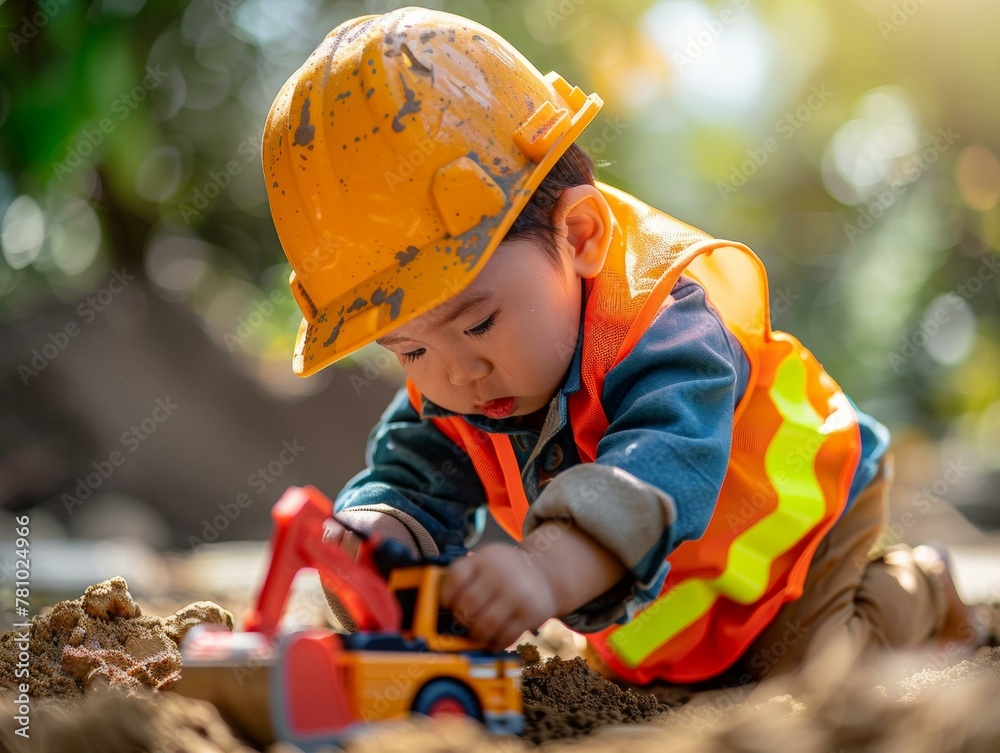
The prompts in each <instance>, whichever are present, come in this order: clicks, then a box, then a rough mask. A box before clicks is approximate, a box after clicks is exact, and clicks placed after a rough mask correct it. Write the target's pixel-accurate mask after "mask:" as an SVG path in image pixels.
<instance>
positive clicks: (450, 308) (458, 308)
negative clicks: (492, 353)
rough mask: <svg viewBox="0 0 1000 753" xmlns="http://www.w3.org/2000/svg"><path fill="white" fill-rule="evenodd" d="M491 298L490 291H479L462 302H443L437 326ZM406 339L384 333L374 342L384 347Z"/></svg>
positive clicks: (447, 322)
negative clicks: (443, 306)
mask: <svg viewBox="0 0 1000 753" xmlns="http://www.w3.org/2000/svg"><path fill="white" fill-rule="evenodd" d="M492 298H493V294H492V293H480V294H478V295H475V296H473V297H472V298H470V299H469V300H467V301H464V302H462V303H458V304H455V303H452V304H450V305H449V304H444V305H445V306H447V308H445V309H443V311H444V313H443V314H442V316H441V321H440V322H439V326H440V325H445V324H451V323H452V322H453V321H455V320H456V319H458V317H460V316H462V315H463V314H464V313H466V312H467V311H469V310H470V309H473V308H475V307H476V306H478V305H479V304H481V303H484V302H485V301H488V300H490V299H492ZM408 339H409V338H407V337H402V336H400V335H386V336H385V337H380V338H378V339H377V340H376V341H375V342H377V343H378V344H379V345H381V346H382V347H386V346H388V345H395V344H396V343H398V342H403V341H404V340H408Z"/></svg>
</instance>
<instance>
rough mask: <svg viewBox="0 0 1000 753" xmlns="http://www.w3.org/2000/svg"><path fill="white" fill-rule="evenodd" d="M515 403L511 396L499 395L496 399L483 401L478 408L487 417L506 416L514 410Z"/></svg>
mask: <svg viewBox="0 0 1000 753" xmlns="http://www.w3.org/2000/svg"><path fill="white" fill-rule="evenodd" d="M516 403H517V401H516V400H515V399H514V398H512V397H501V398H497V399H496V400H490V401H489V402H488V403H483V404H482V405H481V406H480V408H479V409H480V410H481V411H482V412H483V415H484V416H487V417H488V418H507V416H509V415H510V414H511V413H513V412H514V408H515V407H516Z"/></svg>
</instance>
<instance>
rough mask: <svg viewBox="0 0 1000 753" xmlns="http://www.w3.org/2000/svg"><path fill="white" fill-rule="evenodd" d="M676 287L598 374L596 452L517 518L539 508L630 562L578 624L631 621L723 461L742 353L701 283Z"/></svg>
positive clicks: (743, 368) (699, 526)
mask: <svg viewBox="0 0 1000 753" xmlns="http://www.w3.org/2000/svg"><path fill="white" fill-rule="evenodd" d="M672 297H673V299H674V300H673V302H672V303H671V305H670V306H669V307H668V308H666V309H665V310H664V311H663V312H661V313H660V315H659V316H658V317H657V318H656V319H655V320H654V322H653V323H652V324H651V325H650V328H649V329H648V330H647V332H646V333H645V334H644V335H643V337H642V338H641V339H640V340H639V342H638V343H637V344H636V346H635V348H633V350H632V352H631V353H629V355H628V356H626V358H624V359H623V360H622V361H621V362H620V363H619V364H618V365H617V366H615V368H614V369H612V370H611V371H610V372H609V373H608V375H607V377H606V379H605V384H604V393H603V404H604V409H605V413H606V415H607V417H608V430H607V432H606V433H605V435H604V437H603V438H602V439H601V441H600V442H599V444H598V446H597V457H596V459H595V462H594V463H589V464H582V465H577V466H574V467H572V468H570V469H568V470H566V471H564V472H563V473H561V474H560V475H559V476H557V477H556V478H554V479H553V480H552V481H551V482H550V483H549V484H548V486H547V487H546V488H545V490H544V491H543V492H542V494H541V495H539V497H538V499H537V500H536V501H535V503H534V504H533V505H532V506H531V508H530V510H529V513H528V518H527V519H526V521H525V528H524V532H525V534H527V533H529V532H530V531H531V530H533V529H534V528H535V527H537V526H538V525H540V524H541V523H542V522H544V521H545V520H547V519H565V520H571V521H572V522H573V523H574V524H575V525H576V526H578V527H579V528H580V529H582V530H583V531H585V532H586V533H588V534H589V535H590V536H592V537H593V538H594V539H595V540H597V541H598V542H599V543H601V544H602V545H603V546H604V547H605V548H606V549H608V551H610V552H611V553H613V554H615V555H616V556H617V557H618V558H619V559H620V560H621V562H622V563H623V564H624V565H625V566H626V567H627V568H628V573H627V574H626V576H625V578H624V579H623V580H622V581H621V582H620V583H619V584H618V585H617V586H616V587H614V588H612V589H611V590H610V591H608V592H607V593H606V594H604V595H602V596H601V597H598V598H597V599H595V600H594V601H592V602H590V603H589V604H587V605H584V606H583V607H581V608H580V609H579V610H577V611H576V612H574V613H573V614H572V615H566V616H564V617H563V620H564V622H566V623H567V624H568V625H570V627H572V628H574V629H576V630H580V631H583V632H592V631H596V630H600V629H603V628H605V627H607V626H608V625H610V624H612V623H624V622H627V621H628V620H630V619H631V618H632V616H633V615H634V614H635V612H636V611H637V610H638V609H639V608H641V607H643V606H645V605H646V604H648V603H649V602H650V601H652V600H653V599H655V598H656V596H657V595H658V594H659V592H660V589H661V588H662V585H663V581H664V579H665V578H666V575H667V570H668V568H669V564H668V563H667V562H665V558H666V557H667V555H669V554H670V553H671V552H672V551H673V550H674V549H676V548H677V546H678V545H680V544H681V543H682V542H684V541H688V540H692V539H697V538H699V537H700V536H701V535H702V534H703V533H704V532H705V529H706V528H707V526H708V521H709V519H710V518H711V516H712V513H713V511H714V510H715V503H716V500H717V498H718V494H719V489H720V488H721V486H722V481H723V478H724V477H725V474H726V469H727V466H728V463H729V450H730V445H731V442H732V432H733V413H734V409H735V405H736V403H737V401H738V400H739V398H740V397H741V396H742V393H743V390H744V389H745V386H746V381H747V376H748V374H749V363H748V361H747V359H746V356H745V355H744V354H743V351H742V349H741V348H740V345H739V343H738V342H737V341H736V339H735V338H734V337H733V335H732V334H731V333H729V332H728V331H727V330H726V329H725V327H724V326H723V325H722V322H721V320H720V319H719V317H718V314H717V312H715V310H714V309H713V308H712V307H711V305H710V304H708V302H707V301H706V299H705V294H704V290H703V289H702V288H701V286H699V285H697V284H696V283H694V282H693V281H691V280H690V279H688V278H683V277H682V278H681V280H680V281H679V282H678V284H677V285H675V287H674V290H673V291H672Z"/></svg>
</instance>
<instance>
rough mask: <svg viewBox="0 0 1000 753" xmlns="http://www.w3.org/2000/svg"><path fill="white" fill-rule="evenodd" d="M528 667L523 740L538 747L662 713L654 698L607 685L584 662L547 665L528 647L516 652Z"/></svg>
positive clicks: (550, 661)
mask: <svg viewBox="0 0 1000 753" xmlns="http://www.w3.org/2000/svg"><path fill="white" fill-rule="evenodd" d="M518 653H519V654H520V655H521V660H522V661H523V662H524V665H525V666H524V669H523V670H522V672H521V693H522V696H523V698H524V737H525V738H526V739H527V740H530V741H531V742H534V743H542V742H545V741H547V740H561V739H565V738H572V737H579V736H580V735H586V734H589V733H591V732H593V731H594V730H596V729H597V728H599V727H603V726H605V725H608V724H628V723H634V722H644V721H648V720H650V719H652V718H654V717H656V716H658V715H659V714H660V713H661V712H662V711H663V707H662V706H661V704H660V702H659V701H658V700H657V699H656V698H655V697H654V696H652V695H649V694H640V693H635V692H633V691H631V690H624V689H622V688H620V687H618V686H617V685H615V684H613V683H610V682H608V681H607V680H605V679H604V678H603V677H601V675H599V674H598V673H597V672H595V671H594V670H593V669H591V668H590V667H588V666H587V663H586V662H585V661H584V660H583V659H581V658H580V657H576V658H573V659H570V660H569V661H564V660H562V659H560V658H559V657H552V658H549V659H546V660H545V661H544V662H542V661H541V658H540V656H539V654H538V650H537V649H536V648H535V647H534V646H532V645H530V644H521V645H520V646H518Z"/></svg>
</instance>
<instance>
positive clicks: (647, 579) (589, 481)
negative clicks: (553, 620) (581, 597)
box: [522, 463, 677, 633]
mask: <svg viewBox="0 0 1000 753" xmlns="http://www.w3.org/2000/svg"><path fill="white" fill-rule="evenodd" d="M676 517H677V511H676V508H675V507H674V501H673V499H672V498H671V497H670V495H668V494H666V493H665V492H663V491H661V490H660V489H658V488H657V487H655V486H653V485H652V484H648V483H646V482H645V481H642V480H641V479H639V478H637V477H636V476H633V475H632V474H631V473H629V472H627V471H624V470H622V469H621V468H616V467H614V466H609V465H601V464H600V463H584V464H581V465H576V466H573V467H572V468H569V469H568V470H566V471H563V472H562V473H560V474H559V475H558V476H556V477H555V478H554V479H552V481H550V482H549V484H548V485H547V486H546V487H545V489H544V491H543V492H542V493H541V494H540V495H539V496H538V499H537V500H536V501H535V502H534V504H532V505H531V507H530V508H528V515H527V517H526V518H525V521H524V526H523V528H522V533H523V535H525V536H527V535H528V534H529V533H531V532H532V531H534V530H535V529H536V528H538V526H540V525H541V524H542V523H544V522H545V521H546V520H568V521H570V522H571V523H572V524H573V525H575V526H577V527H578V528H579V529H580V530H581V531H583V532H584V533H586V534H587V535H588V536H590V537H591V538H592V539H594V540H595V541H596V542H597V543H599V544H600V545H601V546H603V547H604V548H605V549H606V550H607V551H608V552H610V553H611V554H613V555H614V556H616V557H617V558H618V559H619V560H620V561H621V563H622V564H623V565H625V566H626V567H627V568H628V569H629V572H628V573H627V574H626V575H625V577H624V578H622V579H621V580H620V581H619V582H618V583H617V584H615V585H614V586H613V587H612V588H610V589H609V590H608V591H606V592H605V593H603V594H601V595H600V596H598V597H597V598H595V599H593V600H591V601H590V602H588V603H587V604H584V605H583V606H581V607H580V608H579V609H577V610H575V611H574V612H572V613H571V614H567V615H562V616H560V618H559V619H561V620H562V621H563V622H564V623H565V624H566V625H567V626H568V627H570V628H571V629H573V630H576V631H578V632H581V633H592V632H596V631H598V630H603V629H604V628H606V627H608V626H609V625H612V624H614V623H619V624H622V623H625V622H628V621H630V620H631V619H632V617H633V616H634V615H635V613H636V612H638V611H639V610H640V609H642V608H643V607H645V606H646V605H647V604H649V603H650V602H651V601H653V600H654V599H655V598H656V597H657V596H658V595H659V593H660V589H661V588H662V587H663V582H664V580H665V579H666V576H667V571H668V570H669V567H670V566H669V563H667V562H666V556H667V555H668V554H669V552H668V551H667V544H668V541H669V535H668V533H669V529H670V526H671V525H672V524H673V522H674V520H675V519H676Z"/></svg>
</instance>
